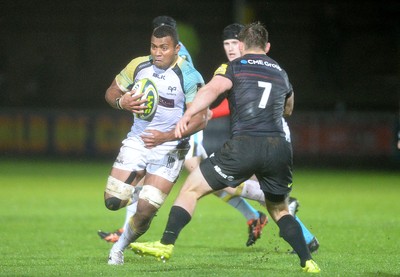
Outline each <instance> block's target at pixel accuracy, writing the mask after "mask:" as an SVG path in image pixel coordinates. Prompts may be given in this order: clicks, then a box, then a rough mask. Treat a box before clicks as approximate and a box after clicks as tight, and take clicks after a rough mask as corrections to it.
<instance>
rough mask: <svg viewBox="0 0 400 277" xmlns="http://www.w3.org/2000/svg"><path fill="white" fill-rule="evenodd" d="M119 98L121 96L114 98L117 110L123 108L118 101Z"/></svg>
mask: <svg viewBox="0 0 400 277" xmlns="http://www.w3.org/2000/svg"><path fill="white" fill-rule="evenodd" d="M120 100H121V97H118V98H117V99H115V106H116V107H117V109H118V110H123V108H122V106H121V104H120V103H119V101H120Z"/></svg>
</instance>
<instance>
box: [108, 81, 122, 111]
mask: <svg viewBox="0 0 400 277" xmlns="http://www.w3.org/2000/svg"><path fill="white" fill-rule="evenodd" d="M121 96H122V91H121V90H120V89H119V88H118V86H117V85H116V83H115V80H114V81H113V83H112V84H111V85H110V87H109V88H108V89H107V91H106V94H105V100H106V102H107V103H108V104H109V105H110V106H111V107H113V108H114V109H121V108H120V107H119V106H118V104H117V102H118V101H117V100H118V99H119V98H121Z"/></svg>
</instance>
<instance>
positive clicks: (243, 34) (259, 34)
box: [238, 22, 268, 49]
mask: <svg viewBox="0 0 400 277" xmlns="http://www.w3.org/2000/svg"><path fill="white" fill-rule="evenodd" d="M238 39H239V40H240V41H241V42H243V43H244V45H245V48H246V49H249V48H254V47H256V48H261V49H265V47H266V46H267V43H268V31H267V29H266V28H265V27H264V25H262V24H261V23H260V22H255V23H251V24H248V25H246V26H245V27H244V28H243V29H242V30H241V31H240V33H239V35H238Z"/></svg>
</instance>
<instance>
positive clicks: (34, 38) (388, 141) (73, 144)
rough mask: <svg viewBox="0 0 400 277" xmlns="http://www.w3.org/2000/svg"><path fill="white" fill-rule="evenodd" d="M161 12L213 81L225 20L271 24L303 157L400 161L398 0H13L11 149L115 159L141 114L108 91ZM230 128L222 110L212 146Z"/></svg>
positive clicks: (0, 65)
mask: <svg viewBox="0 0 400 277" xmlns="http://www.w3.org/2000/svg"><path fill="white" fill-rule="evenodd" d="M158 15H170V16H172V17H174V18H175V19H176V20H177V21H178V31H179V34H180V39H181V41H182V42H183V43H184V44H185V45H186V47H187V48H188V49H189V51H190V53H191V55H192V57H193V60H194V63H195V66H196V67H197V69H198V70H199V71H200V72H201V73H202V75H203V77H204V79H205V80H206V81H207V80H209V79H210V78H211V77H212V74H213V72H214V70H215V69H216V67H217V66H218V65H219V64H220V63H221V62H224V61H225V60H226V58H225V54H224V51H223V47H222V40H221V33H222V29H223V28H224V27H225V26H226V25H228V24H230V23H233V22H241V23H250V22H254V21H260V22H263V23H264V24H265V25H266V27H267V29H268V31H269V35H270V42H271V45H272V48H271V51H270V53H269V55H270V56H271V57H272V58H273V59H275V60H277V61H278V63H280V65H281V66H282V67H283V68H284V69H285V70H286V71H287V73H288V75H289V78H290V81H291V83H292V85H293V87H294V91H295V110H294V113H293V115H292V117H291V118H290V119H289V125H290V128H291V131H292V140H293V145H294V157H295V164H296V163H298V164H302V165H313V166H316V165H318V166H320V165H335V166H354V167H357V166H372V167H377V166H379V167H384V168H395V169H396V168H399V164H400V151H399V147H400V145H398V144H399V136H400V133H399V132H400V130H399V129H400V127H399V125H400V113H399V111H400V2H399V1H397V0H387V1H370V0H367V1H362V2H359V1H352V0H349V1H289V0H275V1H257V0H231V1H227V0H222V1H211V0H203V1H176V0H169V1H156V0H147V1H134V0H131V1H127V0H119V1H106V0H98V1H85V0H83V1H82V0H79V1H78V0H69V1H57V0H55V1H41V0H38V1H31V2H26V1H20V0H16V1H3V2H2V4H1V9H0V155H1V156H21V157H24V156H29V157H39V156H48V157H62V158H65V157H68V158H69V157H71V158H82V159H83V158H93V157H95V158H97V157H98V158H103V157H104V158H110V159H113V157H114V155H115V154H116V153H117V152H118V148H119V146H120V142H121V140H122V139H123V138H124V136H125V135H126V133H127V132H128V131H129V128H130V126H131V121H132V115H130V114H129V113H123V112H121V111H117V110H114V109H112V108H111V107H109V106H108V105H107V104H106V102H105V100H104V93H105V91H106V89H107V88H108V86H109V85H110V84H111V82H112V80H113V78H114V77H115V75H116V74H117V73H118V72H119V71H120V70H121V69H122V68H123V67H125V65H126V64H127V63H128V62H129V61H130V60H131V59H132V58H134V57H137V56H142V55H147V54H149V42H150V35H151V31H152V26H151V21H152V19H153V18H154V17H155V16H158ZM228 135H229V119H227V118H222V119H216V120H213V121H211V122H210V123H209V126H208V127H207V129H206V131H205V145H206V148H207V150H208V152H209V153H211V152H212V151H214V150H215V149H216V148H217V147H218V146H220V145H221V144H222V142H223V141H224V140H225V139H226V138H227V136H228Z"/></svg>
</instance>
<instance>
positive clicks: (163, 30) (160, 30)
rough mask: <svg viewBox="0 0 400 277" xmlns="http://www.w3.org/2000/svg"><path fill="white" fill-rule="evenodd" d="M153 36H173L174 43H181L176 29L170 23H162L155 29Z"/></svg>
mask: <svg viewBox="0 0 400 277" xmlns="http://www.w3.org/2000/svg"><path fill="white" fill-rule="evenodd" d="M152 36H154V37H156V38H163V37H171V38H172V41H173V42H174V45H177V44H178V43H179V37H178V33H177V32H176V29H174V28H173V27H171V26H168V25H161V26H159V27H157V28H155V29H154V30H153V33H152Z"/></svg>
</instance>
